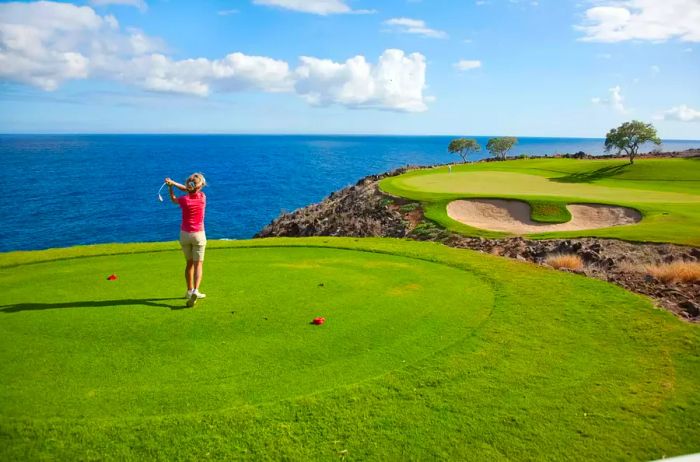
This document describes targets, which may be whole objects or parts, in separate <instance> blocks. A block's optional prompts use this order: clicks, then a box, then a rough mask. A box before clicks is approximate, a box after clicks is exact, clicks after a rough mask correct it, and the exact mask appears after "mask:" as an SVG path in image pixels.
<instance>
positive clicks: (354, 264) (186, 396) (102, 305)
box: [0, 238, 700, 460]
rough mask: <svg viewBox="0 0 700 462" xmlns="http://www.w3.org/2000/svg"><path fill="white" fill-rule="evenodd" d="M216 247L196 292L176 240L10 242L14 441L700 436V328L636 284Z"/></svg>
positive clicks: (479, 446) (4, 433) (195, 444)
mask: <svg viewBox="0 0 700 462" xmlns="http://www.w3.org/2000/svg"><path fill="white" fill-rule="evenodd" d="M207 255H208V257H207V262H206V275H205V281H206V282H205V286H204V287H203V290H204V291H206V292H207V294H208V298H207V299H205V300H203V301H201V302H200V303H199V304H198V305H197V306H196V307H195V308H194V309H181V308H182V307H183V305H184V300H183V299H180V298H178V297H180V296H182V293H181V292H182V284H181V281H180V279H181V277H182V276H181V270H182V268H181V266H182V263H183V262H182V257H181V255H180V253H179V251H178V250H177V249H176V245H175V244H173V243H163V244H142V245H111V246H92V247H84V248H76V249H61V250H54V251H42V252H21V253H19V252H18V253H10V254H4V255H0V281H1V282H2V287H3V288H4V289H3V294H4V298H3V302H2V306H1V307H0V347H1V348H0V376H2V377H3V387H2V388H0V459H2V460H37V459H43V458H53V459H62V460H80V459H118V460H143V459H145V458H148V459H163V460H173V459H219V460H221V459H224V460H230V459H235V458H250V459H255V460H260V459H272V460H279V459H293V460H309V459H313V460H315V459H324V460H327V459H335V458H338V457H347V458H348V459H357V460H365V459H375V460H397V459H405V458H409V459H434V458H447V459H453V460H454V459H459V460H464V459H479V460H483V459H515V460H521V459H552V460H561V459H581V460H591V459H595V460H611V459H625V460H650V459H655V458H660V457H662V456H672V455H678V454H684V453H689V452H697V451H700V436H698V433H697V431H696V428H695V423H696V422H697V420H698V418H700V397H698V395H697V393H696V386H697V384H698V383H700V330H699V329H698V326H696V325H690V324H686V323H684V322H682V321H680V320H678V319H676V318H674V317H673V316H672V315H670V314H669V313H666V312H664V311H660V310H656V309H654V308H653V307H652V306H651V304H650V302H649V301H648V300H646V299H644V298H642V297H639V296H636V295H633V294H630V293H628V292H626V291H624V290H622V289H620V288H618V287H615V286H612V285H609V284H606V283H603V282H600V281H596V280H591V279H587V278H584V277H580V276H576V275H571V274H566V273H561V272H556V271H553V270H547V269H544V268H539V267H535V266H533V265H529V264H523V263H518V262H513V261H508V260H505V259H499V258H495V257H490V256H485V255H481V254H476V253H473V252H470V251H463V250H457V249H451V248H447V247H444V246H440V245H437V244H433V243H419V242H406V241H399V240H389V239H366V240H364V239H359V240H358V239H349V238H336V239H334V238H312V239H269V240H257V241H241V242H214V241H212V242H211V243H210V248H209V250H208V254H207ZM113 272H114V273H116V274H117V275H118V276H119V279H118V280H117V281H111V282H110V281H107V280H106V276H107V275H109V274H111V273H113ZM318 315H321V316H324V317H326V319H327V322H326V324H325V325H323V326H312V325H310V324H309V322H310V320H311V319H312V318H313V317H314V316H318Z"/></svg>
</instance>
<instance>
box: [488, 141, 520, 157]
mask: <svg viewBox="0 0 700 462" xmlns="http://www.w3.org/2000/svg"><path fill="white" fill-rule="evenodd" d="M517 142H518V139H517V138H514V137H512V136H504V137H501V138H491V139H490V140H489V142H488V143H487V144H486V149H488V150H489V152H490V153H491V155H492V156H495V157H496V158H497V159H500V160H505V158H506V156H507V155H508V151H510V150H511V149H512V148H513V146H515V143H517Z"/></svg>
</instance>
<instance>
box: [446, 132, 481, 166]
mask: <svg viewBox="0 0 700 462" xmlns="http://www.w3.org/2000/svg"><path fill="white" fill-rule="evenodd" d="M480 150H481V146H480V145H479V143H477V142H476V140H475V139H473V138H455V139H454V140H452V141H450V145H449V146H447V151H448V152H450V153H451V154H457V155H459V156H460V157H461V158H462V160H463V161H464V162H466V161H467V156H468V155H469V154H471V153H472V152H478V151H480Z"/></svg>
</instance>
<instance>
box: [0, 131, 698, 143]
mask: <svg viewBox="0 0 700 462" xmlns="http://www.w3.org/2000/svg"><path fill="white" fill-rule="evenodd" d="M0 136H240V137H252V136H270V137H304V136H312V137H357V138H360V137H364V138H452V137H454V138H467V137H471V138H497V137H504V136H513V137H515V138H518V139H548V140H596V141H597V140H605V137H604V136H600V137H597V136H534V135H455V134H447V135H445V134H391V133H255V132H250V133H226V132H211V133H207V132H201V133H198V132H36V133H30V132H26V133H24V132H0ZM661 140H662V142H663V141H683V142H698V143H700V138H697V139H693V138H662V139H661Z"/></svg>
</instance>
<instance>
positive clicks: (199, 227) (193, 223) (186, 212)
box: [177, 191, 207, 233]
mask: <svg viewBox="0 0 700 462" xmlns="http://www.w3.org/2000/svg"><path fill="white" fill-rule="evenodd" d="M177 202H178V204H180V208H181V209H182V225H181V226H180V229H181V230H182V231H185V232H188V233H196V232H198V231H204V209H205V208H207V196H205V195H204V193H203V192H201V191H200V192H197V193H194V194H187V195H185V196H180V197H178V198H177Z"/></svg>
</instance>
